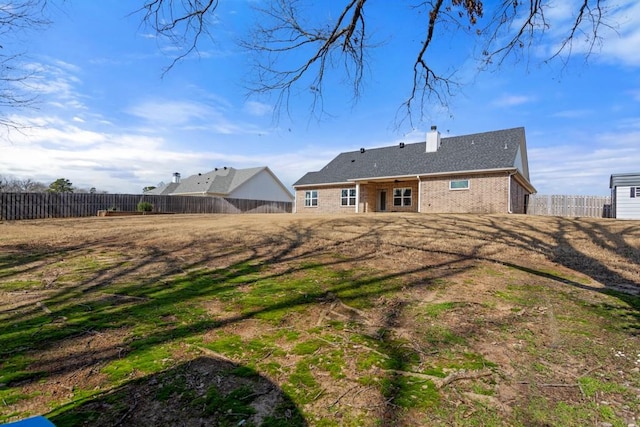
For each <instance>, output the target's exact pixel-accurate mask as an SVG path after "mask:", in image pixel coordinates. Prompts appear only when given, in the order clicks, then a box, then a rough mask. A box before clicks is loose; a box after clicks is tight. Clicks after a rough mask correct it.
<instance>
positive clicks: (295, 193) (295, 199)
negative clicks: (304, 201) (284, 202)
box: [292, 188, 298, 213]
mask: <svg viewBox="0 0 640 427" xmlns="http://www.w3.org/2000/svg"><path fill="white" fill-rule="evenodd" d="M297 200H298V190H296V189H295V188H294V189H293V209H292V212H293V213H298V203H296V202H297Z"/></svg>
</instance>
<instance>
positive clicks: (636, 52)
mask: <svg viewBox="0 0 640 427" xmlns="http://www.w3.org/2000/svg"><path fill="white" fill-rule="evenodd" d="M581 4H582V1H580V2H578V1H576V0H570V1H569V0H561V1H560V0H559V1H556V2H554V3H553V4H552V5H551V6H549V7H548V8H547V9H546V10H545V11H546V13H545V18H546V19H547V23H548V24H549V30H548V31H547V35H549V36H551V40H553V42H552V43H551V44H550V45H548V46H546V49H544V53H543V55H545V56H546V57H549V56H551V55H553V54H555V53H556V52H558V50H559V49H560V48H561V46H562V45H561V43H562V42H563V40H564V38H566V36H567V35H568V34H569V32H570V30H571V28H572V26H573V25H574V23H575V20H576V17H577V12H578V11H579V10H580V6H581ZM601 10H602V11H603V16H602V22H601V23H602V25H600V26H599V27H598V28H597V38H595V39H594V34H593V31H594V28H593V26H592V25H593V22H592V20H591V18H590V17H589V15H588V13H589V11H588V10H587V11H585V16H584V18H583V22H582V24H581V26H580V27H579V28H578V30H577V31H576V33H575V37H574V38H573V40H572V41H571V42H570V44H568V45H567V46H566V47H565V51H564V52H563V53H562V54H563V55H567V54H586V53H591V58H592V59H594V60H600V61H603V62H606V63H614V64H623V65H626V66H632V67H639V66H640V49H638V46H640V2H637V1H636V0H619V1H618V2H617V4H607V5H606V6H603V7H602V9H601ZM591 12H592V13H594V15H595V14H597V12H598V9H595V8H594V9H593V10H591Z"/></svg>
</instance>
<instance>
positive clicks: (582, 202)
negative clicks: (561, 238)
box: [527, 194, 611, 218]
mask: <svg viewBox="0 0 640 427" xmlns="http://www.w3.org/2000/svg"><path fill="white" fill-rule="evenodd" d="M527 214H529V215H550V216H586V217H594V218H609V217H611V197H609V196H562V195H550V196H547V195H538V194H535V195H531V196H530V197H529V206H528V207H527Z"/></svg>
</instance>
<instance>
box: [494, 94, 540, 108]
mask: <svg viewBox="0 0 640 427" xmlns="http://www.w3.org/2000/svg"><path fill="white" fill-rule="evenodd" d="M533 101H535V98H534V97H531V96H525V95H503V96H501V97H500V98H498V99H496V100H495V101H493V102H492V104H493V105H495V106H496V107H514V106H516V105H523V104H528V103H530V102H533Z"/></svg>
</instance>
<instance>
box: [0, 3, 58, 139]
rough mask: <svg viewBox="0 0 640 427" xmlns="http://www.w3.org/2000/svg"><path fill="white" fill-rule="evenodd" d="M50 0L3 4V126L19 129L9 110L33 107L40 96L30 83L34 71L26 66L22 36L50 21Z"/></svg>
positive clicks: (0, 12) (0, 120)
mask: <svg viewBox="0 0 640 427" xmlns="http://www.w3.org/2000/svg"><path fill="white" fill-rule="evenodd" d="M46 4H47V0H21V1H12V0H9V1H3V2H2V3H0V40H2V44H0V125H2V126H5V127H12V128H17V127H19V126H20V125H19V124H18V123H15V122H14V121H13V120H12V119H11V118H10V114H8V111H14V110H15V109H16V108H18V109H19V108H24V107H27V106H31V105H32V104H33V102H34V101H35V99H36V96H35V95H34V94H33V92H32V91H31V90H30V88H29V86H28V84H29V80H30V78H31V77H32V76H33V73H32V72H30V71H29V70H26V69H25V68H23V65H24V61H23V55H24V52H21V51H20V50H19V49H20V46H21V45H22V39H21V37H24V36H26V35H27V33H28V32H29V31H31V30H33V29H36V28H39V27H43V26H45V25H47V24H48V23H49V21H48V20H47V19H46V18H45V17H44V13H43V12H44V8H45V7H46Z"/></svg>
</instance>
